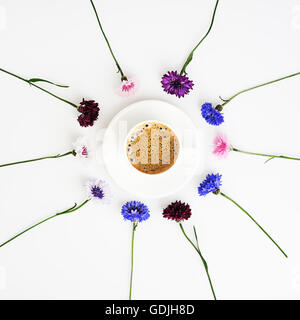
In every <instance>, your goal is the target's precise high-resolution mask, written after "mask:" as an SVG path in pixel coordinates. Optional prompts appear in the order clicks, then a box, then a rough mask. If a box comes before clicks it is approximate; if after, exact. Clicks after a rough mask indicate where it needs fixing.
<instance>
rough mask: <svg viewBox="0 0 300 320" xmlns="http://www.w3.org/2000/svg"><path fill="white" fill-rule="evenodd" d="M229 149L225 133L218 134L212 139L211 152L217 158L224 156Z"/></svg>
mask: <svg viewBox="0 0 300 320" xmlns="http://www.w3.org/2000/svg"><path fill="white" fill-rule="evenodd" d="M230 150H231V145H230V143H229V141H228V139H227V137H226V136H225V134H222V133H221V134H218V135H217V136H216V138H215V140H214V150H213V154H215V155H216V156H217V157H218V158H226V157H227V156H228V153H229V151H230Z"/></svg>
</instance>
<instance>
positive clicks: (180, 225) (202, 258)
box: [179, 222, 217, 300]
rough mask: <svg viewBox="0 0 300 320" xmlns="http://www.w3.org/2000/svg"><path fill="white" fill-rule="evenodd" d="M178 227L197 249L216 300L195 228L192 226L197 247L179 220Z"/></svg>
mask: <svg viewBox="0 0 300 320" xmlns="http://www.w3.org/2000/svg"><path fill="white" fill-rule="evenodd" d="M179 227H180V229H181V231H182V233H183V235H184V236H185V238H186V239H187V240H188V242H189V243H190V244H191V245H192V246H193V248H194V249H195V250H196V251H197V253H198V254H199V256H200V258H201V260H202V263H203V265H204V268H205V271H206V275H207V278H208V281H209V285H210V288H211V291H212V294H213V296H214V299H215V300H217V297H216V295H215V291H214V287H213V285H212V282H211V279H210V275H209V272H208V266H207V263H206V261H205V259H204V257H203V256H202V254H201V251H200V249H199V243H198V237H197V233H196V229H195V227H194V234H195V238H196V243H197V247H196V246H195V245H194V243H193V241H192V240H191V239H190V238H189V237H188V236H187V234H186V233H185V231H184V228H183V226H182V224H181V222H179Z"/></svg>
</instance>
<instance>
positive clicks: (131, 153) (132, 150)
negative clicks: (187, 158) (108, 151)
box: [126, 122, 179, 174]
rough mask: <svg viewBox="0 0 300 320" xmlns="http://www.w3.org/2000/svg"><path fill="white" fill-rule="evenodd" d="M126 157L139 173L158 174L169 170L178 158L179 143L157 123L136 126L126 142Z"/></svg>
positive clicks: (169, 130) (167, 128) (170, 131)
mask: <svg viewBox="0 0 300 320" xmlns="http://www.w3.org/2000/svg"><path fill="white" fill-rule="evenodd" d="M126 148H127V157H128V160H129V161H130V163H131V164H132V165H133V166H134V167H135V168H136V169H137V170H139V171H141V172H143V173H147V174H158V173H162V172H164V171H167V170H168V169H170V168H171V167H172V166H173V165H174V163H175V162H176V160H177V158H178V153H179V141H178V138H177V137H176V135H175V134H174V132H173V131H172V130H171V129H170V128H169V127H167V126H166V125H164V124H162V123H158V122H147V123H143V124H141V125H139V126H137V127H136V128H135V129H134V130H133V131H132V133H131V134H130V136H129V137H128V139H127V142H126Z"/></svg>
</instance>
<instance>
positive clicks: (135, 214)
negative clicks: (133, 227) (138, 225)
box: [121, 201, 150, 222]
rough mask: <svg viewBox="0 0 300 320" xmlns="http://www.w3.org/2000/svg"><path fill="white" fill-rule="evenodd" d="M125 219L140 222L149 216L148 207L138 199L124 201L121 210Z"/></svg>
mask: <svg viewBox="0 0 300 320" xmlns="http://www.w3.org/2000/svg"><path fill="white" fill-rule="evenodd" d="M121 213H122V215H123V217H124V219H125V220H129V221H131V222H134V221H136V222H142V221H145V220H147V219H148V218H149V217H150V214H149V209H148V207H147V206H146V205H145V204H143V203H142V202H139V201H129V202H126V203H125V204H124V205H123V207H122V210H121Z"/></svg>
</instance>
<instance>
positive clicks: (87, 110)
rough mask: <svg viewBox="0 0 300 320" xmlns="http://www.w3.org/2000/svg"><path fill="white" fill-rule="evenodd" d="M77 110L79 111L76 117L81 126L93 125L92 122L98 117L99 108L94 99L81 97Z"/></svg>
mask: <svg viewBox="0 0 300 320" xmlns="http://www.w3.org/2000/svg"><path fill="white" fill-rule="evenodd" d="M77 110H78V111H79V112H80V113H81V115H80V116H78V118H77V120H78V122H79V124H80V125H81V126H82V127H89V126H93V124H94V122H95V121H96V120H97V119H98V116H99V110H100V109H99V107H98V103H97V102H95V100H84V99H82V102H80V106H79V107H78V109H77Z"/></svg>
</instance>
